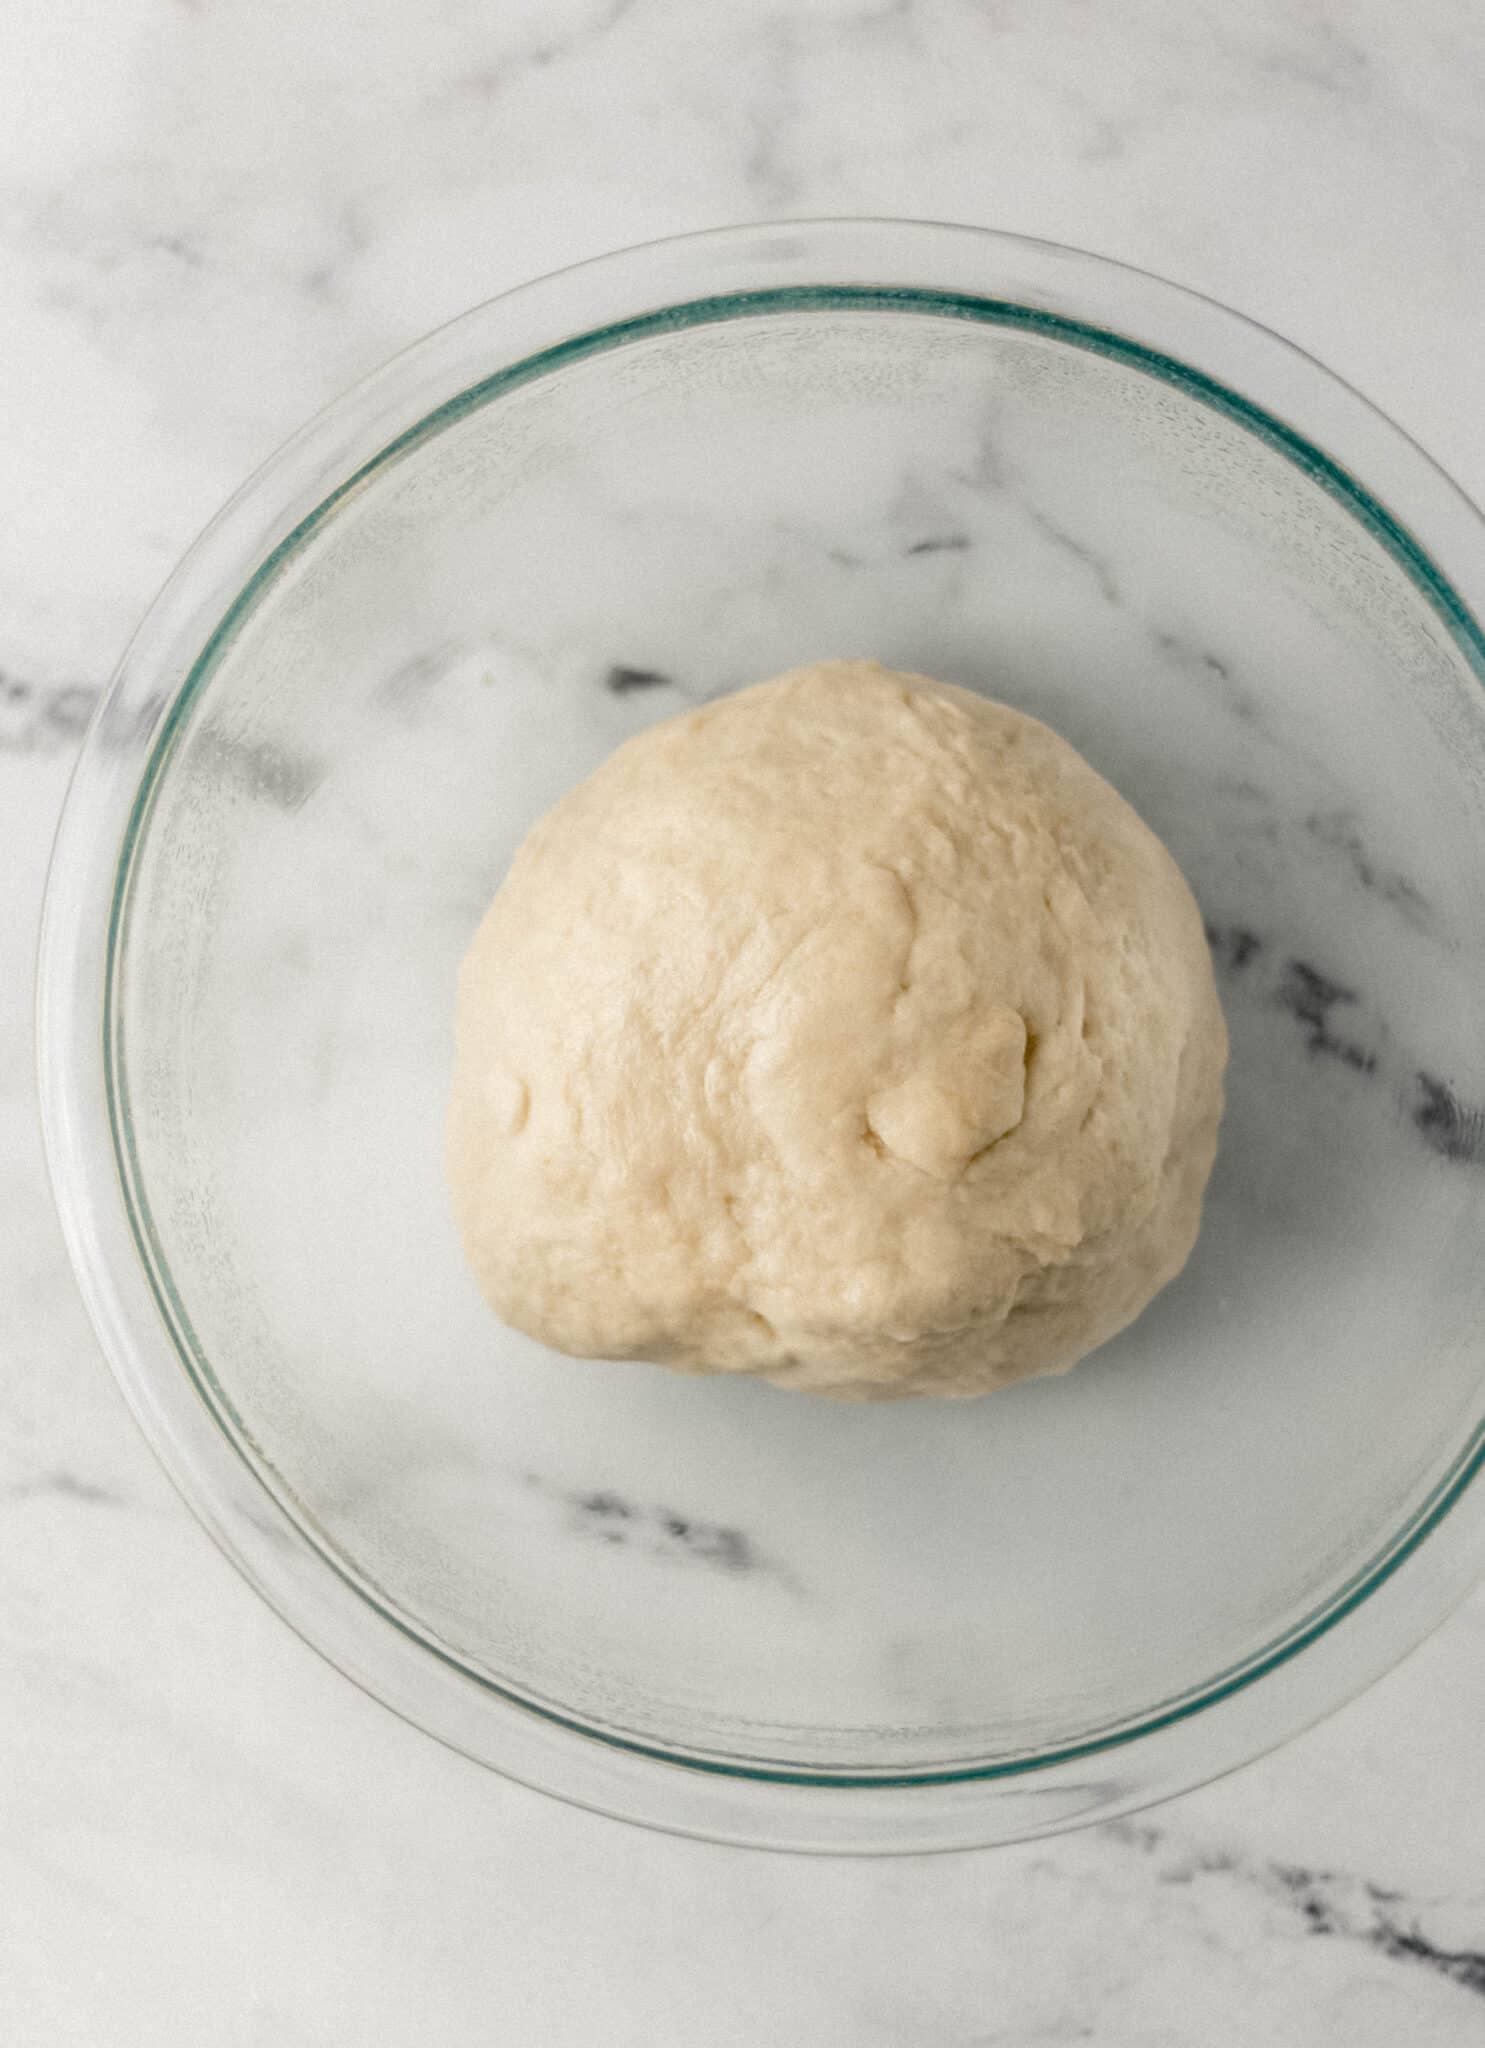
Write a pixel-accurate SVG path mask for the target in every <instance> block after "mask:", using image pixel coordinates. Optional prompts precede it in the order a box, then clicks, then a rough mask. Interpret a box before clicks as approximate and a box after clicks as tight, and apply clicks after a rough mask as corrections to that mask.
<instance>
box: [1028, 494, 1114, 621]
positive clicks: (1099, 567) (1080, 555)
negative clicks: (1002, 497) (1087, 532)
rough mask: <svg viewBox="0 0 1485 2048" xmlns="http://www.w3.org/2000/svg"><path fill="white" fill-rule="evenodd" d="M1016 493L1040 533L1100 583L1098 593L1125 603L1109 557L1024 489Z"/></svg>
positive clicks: (1110, 599) (1111, 599)
mask: <svg viewBox="0 0 1485 2048" xmlns="http://www.w3.org/2000/svg"><path fill="white" fill-rule="evenodd" d="M1015 496H1016V502H1017V503H1018V504H1019V505H1020V507H1021V509H1022V511H1023V512H1025V514H1026V516H1027V518H1028V519H1029V520H1030V521H1031V523H1032V525H1033V526H1034V527H1035V528H1036V530H1037V532H1038V533H1040V534H1042V535H1043V536H1044V537H1045V538H1046V539H1047V540H1049V541H1050V542H1051V543H1052V545H1053V547H1055V548H1056V549H1058V551H1059V552H1060V553H1062V554H1065V555H1070V556H1071V557H1072V559H1073V560H1074V561H1075V562H1078V563H1081V565H1082V567H1083V568H1084V569H1086V570H1087V571H1088V574H1089V575H1090V576H1091V577H1092V578H1093V580H1094V582H1095V583H1096V584H1097V585H1098V589H1099V593H1100V595H1101V596H1102V597H1103V598H1104V599H1105V600H1106V602H1107V603H1109V604H1112V605H1118V604H1122V603H1123V601H1124V600H1123V597H1122V595H1121V593H1120V589H1119V579H1118V577H1117V576H1116V575H1115V574H1114V570H1113V567H1112V565H1111V563H1110V562H1109V559H1108V556H1107V555H1104V554H1100V552H1099V551H1098V549H1097V548H1092V547H1090V546H1089V545H1088V543H1087V542H1086V541H1082V540H1079V539H1078V537H1077V535H1076V534H1075V533H1070V532H1069V531H1068V529H1067V528H1066V527H1065V526H1063V525H1062V524H1061V523H1060V522H1059V521H1058V520H1056V519H1054V518H1053V517H1052V515H1051V514H1050V513H1049V512H1044V511H1043V510H1042V508H1041V506H1040V505H1037V504H1034V503H1033V502H1032V500H1031V499H1030V498H1028V497H1027V496H1026V494H1025V492H1024V491H1018V492H1016V494H1015Z"/></svg>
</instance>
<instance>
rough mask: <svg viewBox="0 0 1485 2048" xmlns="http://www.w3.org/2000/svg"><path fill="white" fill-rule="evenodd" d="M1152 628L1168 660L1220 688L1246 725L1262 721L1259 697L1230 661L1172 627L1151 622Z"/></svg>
mask: <svg viewBox="0 0 1485 2048" xmlns="http://www.w3.org/2000/svg"><path fill="white" fill-rule="evenodd" d="M1149 631H1150V638H1151V640H1152V641H1153V642H1154V644H1155V646H1156V647H1157V649H1158V650H1159V651H1160V653H1161V654H1162V655H1164V656H1165V658H1166V660H1167V661H1169V662H1171V663H1172V664H1173V665H1174V666H1175V667H1177V668H1180V669H1183V670H1185V671H1186V672H1187V673H1188V674H1190V675H1192V676H1193V677H1194V678H1195V679H1196V680H1197V681H1198V682H1202V683H1206V684H1209V685H1211V686H1212V687H1213V688H1214V689H1215V690H1216V692H1217V694H1218V696H1219V698H1220V699H1221V702H1222V706H1223V709H1224V710H1226V711H1228V712H1230V713H1231V715H1232V716H1233V717H1234V718H1236V719H1238V720H1239V721H1240V722H1241V723H1242V724H1244V725H1259V724H1261V722H1262V714H1261V712H1260V710H1259V704H1258V699H1257V698H1256V697H1255V696H1254V694H1253V692H1252V691H1251V690H1250V689H1249V688H1248V687H1247V685H1246V684H1245V683H1243V682H1242V681H1241V680H1240V679H1239V677H1238V676H1237V675H1236V673H1235V672H1234V669H1233V665H1232V663H1231V662H1230V661H1225V660H1223V658H1222V657H1221V656H1220V655H1217V654H1214V653H1213V652H1212V650H1211V649H1210V648H1209V647H1202V646H1199V645H1198V644H1197V643H1196V642H1195V641H1194V640H1189V639H1188V638H1187V637H1186V635H1185V634H1184V633H1176V632H1172V631H1171V630H1170V629H1169V628H1168V627H1163V626H1151V627H1150V629H1149Z"/></svg>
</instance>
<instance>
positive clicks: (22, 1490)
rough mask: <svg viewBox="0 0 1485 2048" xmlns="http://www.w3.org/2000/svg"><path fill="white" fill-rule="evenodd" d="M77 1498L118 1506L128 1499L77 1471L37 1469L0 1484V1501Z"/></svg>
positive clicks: (87, 1503) (96, 1504) (86, 1502)
mask: <svg viewBox="0 0 1485 2048" xmlns="http://www.w3.org/2000/svg"><path fill="white" fill-rule="evenodd" d="M37 1499H45V1500H66V1501H77V1502H80V1503H81V1504H82V1505H84V1506H86V1507H106V1508H122V1507H128V1506H129V1505H130V1502H129V1501H128V1500H127V1499H126V1498H125V1497H124V1495H123V1494H121V1493H119V1492H117V1491H116V1490H115V1488H113V1487H111V1486H103V1485H100V1484H99V1482H98V1481H97V1480H93V1479H85V1478H83V1477H82V1476H81V1474H79V1473H77V1472H68V1471H52V1472H37V1473H34V1474H33V1475H32V1476H31V1477H30V1478H29V1479H17V1480H15V1481H14V1482H13V1483H12V1484H11V1485H9V1486H5V1487H0V1502H3V1501H25V1500H37Z"/></svg>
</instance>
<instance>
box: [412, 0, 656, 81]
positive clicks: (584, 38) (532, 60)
mask: <svg viewBox="0 0 1485 2048" xmlns="http://www.w3.org/2000/svg"><path fill="white" fill-rule="evenodd" d="M638 5H639V0H605V5H604V6H602V7H601V8H600V9H599V10H598V12H597V13H596V14H595V15H594V16H593V19H592V20H591V21H585V22H580V23H579V24H578V25H577V27H575V28H572V29H569V30H568V31H567V32H566V33H565V34H563V35H554V36H547V37H544V38H542V39H541V40H539V41H536V42H530V43H524V44H522V45H521V46H520V47H519V48H518V49H514V50H506V51H505V52H503V53H502V54H501V55H500V56H499V57H497V58H495V59H494V61H493V62H491V63H489V64H485V65H481V66H480V67H479V68H478V69H477V70H475V71H471V72H468V73H467V74H466V75H465V76H464V77H462V78H460V79H458V80H456V82H455V84H454V86H453V88H452V94H453V95H460V96H468V95H473V96H474V97H476V98H478V99H482V100H490V99H494V98H496V97H497V95H498V94H500V93H503V92H504V91H505V90H506V88H507V87H508V86H509V85H511V84H512V83H513V82H514V81H515V80H516V79H518V78H522V77H525V76H529V75H530V74H531V73H532V72H538V71H549V70H550V69H551V68H552V66H553V65H554V64H561V63H563V62H565V60H566V59H567V58H569V57H575V56H577V55H579V54H581V53H584V52H586V51H588V50H591V49H592V48H593V46H594V45H595V44H597V43H601V42H602V41H603V39H604V38H605V37H606V36H608V35H610V34H612V32H613V31H614V30H615V29H616V28H617V27H618V26H619V24H620V22H621V21H623V19H624V17H625V15H627V14H631V13H633V11H634V9H635V8H636V7H637V6H638ZM447 96H451V95H441V97H447Z"/></svg>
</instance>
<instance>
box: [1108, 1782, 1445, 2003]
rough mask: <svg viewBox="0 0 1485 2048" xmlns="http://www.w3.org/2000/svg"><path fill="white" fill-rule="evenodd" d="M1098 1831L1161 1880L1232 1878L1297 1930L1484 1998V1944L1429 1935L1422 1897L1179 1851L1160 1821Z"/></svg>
mask: <svg viewBox="0 0 1485 2048" xmlns="http://www.w3.org/2000/svg"><path fill="white" fill-rule="evenodd" d="M1103 1833H1104V1834H1105V1835H1107V1836H1109V1837H1111V1838H1112V1839H1113V1840H1115V1841H1118V1842H1120V1843H1122V1844H1124V1845H1125V1846H1126V1847H1128V1848H1130V1849H1133V1850H1134V1851H1136V1852H1137V1853H1138V1854H1140V1855H1141V1856H1144V1857H1147V1858H1149V1859H1150V1860H1151V1861H1153V1862H1154V1863H1155V1864H1156V1865H1157V1868H1156V1872H1155V1875H1156V1880H1157V1882H1158V1883H1159V1884H1161V1885H1165V1886H1171V1887H1187V1886H1191V1885H1194V1884H1198V1883H1200V1882H1201V1881H1202V1880H1203V1879H1204V1878H1231V1879H1232V1880H1234V1881H1235V1882H1237V1883H1239V1884H1243V1885H1246V1886H1249V1887H1252V1888H1254V1889H1257V1890H1258V1891H1261V1892H1262V1893H1264V1894H1265V1895H1266V1896H1267V1897H1269V1898H1270V1899H1271V1900H1273V1901H1275V1902H1276V1903H1277V1904H1279V1905H1280V1906H1282V1907H1283V1908H1284V1909H1285V1910H1286V1911H1288V1912H1290V1913H1291V1914H1292V1915H1293V1916H1294V1918H1295V1921H1296V1924H1297V1929H1298V1931H1299V1932H1300V1933H1302V1934H1305V1935H1309V1936H1312V1937H1317V1938H1320V1939H1337V1940H1342V1941H1352V1942H1356V1943H1359V1944H1361V1945H1362V1946H1364V1947H1366V1948H1370V1949H1373V1950H1375V1951H1376V1953H1378V1954H1379V1955H1381V1956H1383V1957H1384V1958H1385V1959H1386V1960H1387V1961H1388V1962H1400V1963H1405V1964H1410V1965H1415V1966H1418V1967H1420V1968H1425V1969H1429V1970H1432V1971H1433V1972H1435V1973H1436V1974H1437V1975H1439V1976H1442V1977H1444V1978H1446V1979H1447V1980H1448V1981H1449V1982H1450V1983H1452V1984H1456V1985H1458V1987H1459V1988H1460V1989H1461V1990H1462V1991H1465V1992H1469V1993H1471V1994H1473V1995H1474V1996H1475V1997H1480V1998H1485V1943H1482V1945H1481V1946H1480V1947H1474V1946H1470V1947H1465V1948H1457V1947H1454V1946H1452V1945H1449V1944H1446V1943H1442V1942H1436V1941H1434V1940H1432V1939H1431V1938H1430V1937H1429V1936H1428V1935H1427V1934H1426V1933H1425V1932H1424V1929H1423V1927H1422V1924H1421V1917H1422V1914H1423V1913H1424V1911H1425V1910H1426V1906H1425V1904H1424V1902H1421V1901H1415V1902H1411V1903H1410V1902H1409V1901H1408V1900H1407V1899H1405V1898H1404V1896H1403V1894H1401V1893H1400V1892H1397V1891H1393V1890H1391V1889H1389V1888H1387V1887H1385V1886H1382V1885H1378V1884H1373V1883H1371V1882H1370V1881H1368V1880H1367V1879H1365V1878H1360V1877H1356V1876H1353V1875H1352V1874H1350V1873H1348V1872H1345V1871H1339V1870H1329V1869H1310V1868H1307V1867H1306V1866H1304V1865H1301V1864H1294V1863H1287V1862H1279V1861H1264V1862H1249V1861H1246V1860H1244V1859H1242V1858H1240V1857H1238V1856H1236V1855H1234V1854H1232V1853H1231V1852H1229V1851H1225V1850H1218V1849H1200V1848H1198V1849H1191V1850H1184V1851H1183V1850H1181V1849H1179V1848H1178V1847H1176V1845H1175V1842H1174V1839H1173V1837H1172V1836H1171V1835H1170V1834H1169V1833H1168V1832H1167V1831H1166V1830H1165V1829H1164V1828H1162V1827H1159V1826H1155V1825H1152V1824H1151V1823H1150V1822H1148V1821H1110V1822H1108V1823H1106V1824H1105V1827H1104V1829H1103Z"/></svg>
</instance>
